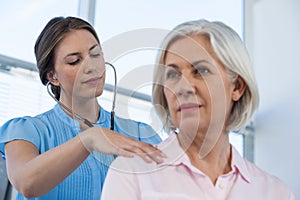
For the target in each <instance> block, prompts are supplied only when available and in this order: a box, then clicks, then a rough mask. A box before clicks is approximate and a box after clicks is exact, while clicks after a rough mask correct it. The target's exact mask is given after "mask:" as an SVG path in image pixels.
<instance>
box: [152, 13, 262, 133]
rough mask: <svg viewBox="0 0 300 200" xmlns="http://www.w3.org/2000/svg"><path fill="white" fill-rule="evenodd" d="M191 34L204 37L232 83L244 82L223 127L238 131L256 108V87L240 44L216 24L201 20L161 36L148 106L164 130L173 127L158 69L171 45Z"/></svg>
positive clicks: (240, 41)
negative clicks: (241, 80) (243, 88)
mask: <svg viewBox="0 0 300 200" xmlns="http://www.w3.org/2000/svg"><path fill="white" fill-rule="evenodd" d="M195 35H204V36H206V37H207V38H208V39H209V41H210V44H211V45H212V48H213V50H214V52H215V54H216V55H217V57H218V59H219V60H220V61H221V63H222V64H223V65H224V67H225V69H226V71H227V74H228V76H229V77H230V78H231V79H232V80H235V79H236V78H237V77H238V76H240V77H241V78H242V79H243V80H244V81H245V84H246V86H247V87H246V89H245V92H244V94H243V96H242V97H241V98H240V99H239V100H238V101H236V102H235V103H234V105H233V107H232V110H231V114H230V116H229V119H228V123H227V127H226V128H227V129H228V130H233V131H234V130H238V129H240V128H241V127H242V126H243V125H245V124H246V123H247V121H248V120H249V118H250V117H251V116H252V114H253V113H254V111H255V110H256V108H257V107H258V104H259V94H258V88H257V84H256V80H255V78H254V74H253V72H252V68H251V62H250V59H249V55H248V52H247V49H246V47H245V45H244V43H243V42H242V40H241V38H240V37H239V35H238V34H237V33H236V32H235V31H234V30H233V29H232V28H230V27H229V26H227V25H225V24H224V23H222V22H218V21H213V22H210V21H207V20H204V19H201V20H196V21H189V22H185V23H182V24H180V25H178V26H176V27H175V28H174V29H173V30H172V31H171V32H170V33H169V34H168V35H167V36H166V37H165V39H164V40H163V43H162V45H161V49H160V51H159V53H158V55H157V60H156V62H155V63H156V65H155V68H154V77H153V88H152V98H153V99H152V103H153V104H154V106H155V110H156V112H157V114H158V115H159V117H160V119H161V120H162V121H163V123H164V124H165V127H164V128H165V130H166V131H170V130H174V129H175V128H176V127H175V126H174V124H173V123H172V120H171V119H170V115H169V110H168V105H167V101H166V98H165V96H164V86H163V85H164V84H163V80H164V78H163V75H164V70H165V67H162V66H163V65H164V62H165V54H166V52H167V50H168V48H169V47H170V45H171V44H173V43H174V42H175V41H177V40H178V39H180V38H182V37H188V36H195ZM162 108H163V109H162Z"/></svg>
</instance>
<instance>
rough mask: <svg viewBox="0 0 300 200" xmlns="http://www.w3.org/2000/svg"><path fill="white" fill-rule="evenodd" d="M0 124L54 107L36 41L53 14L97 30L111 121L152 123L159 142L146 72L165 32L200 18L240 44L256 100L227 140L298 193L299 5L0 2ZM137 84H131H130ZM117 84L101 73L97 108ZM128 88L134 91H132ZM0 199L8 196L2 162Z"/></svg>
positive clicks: (241, 0)
mask: <svg viewBox="0 0 300 200" xmlns="http://www.w3.org/2000/svg"><path fill="white" fill-rule="evenodd" d="M0 8H1V12H0V27H1V32H0V127H1V125H2V124H3V123H4V122H5V121H7V120H9V119H10V118H13V117H18V116H24V115H30V116H34V115H36V114H39V113H41V112H44V111H46V110H48V109H51V108H52V107H53V106H54V104H55V102H54V101H53V100H52V99H51V98H50V97H49V96H48V94H47V92H46V87H45V86H43V85H42V84H41V82H40V80H39V77H38V74H37V69H36V65H35V58H34V51H33V48H34V43H35V40H36V39H37V37H38V34H39V33H40V32H41V30H42V29H43V27H44V26H45V25H46V23H47V22H48V21H49V20H50V19H51V18H53V17H56V16H65V17H66V16H77V17H81V18H83V19H85V20H87V21H89V22H90V23H91V24H93V25H94V27H95V29H96V31H97V33H98V35H99V37H100V40H101V44H102V47H103V50H104V56H105V59H106V61H109V62H111V63H112V64H114V66H115V67H116V69H117V76H118V79H117V82H118V95H117V104H116V114H117V115H120V116H122V117H126V118H131V119H134V120H139V121H144V122H146V123H148V124H150V125H152V126H153V127H154V128H155V129H156V130H157V131H158V132H159V133H160V134H161V136H162V137H163V138H165V137H167V134H166V133H164V132H163V131H162V125H161V124H160V123H159V122H158V120H157V118H156V116H155V114H154V113H153V107H152V105H151V79H152V67H153V63H154V61H155V56H156V50H157V48H158V46H159V43H160V41H161V40H162V38H163V36H164V35H165V33H166V32H167V31H168V30H170V29H172V28H173V27H174V26H175V25H177V24H179V23H181V22H184V21H187V20H195V19H199V18H205V19H208V20H219V21H222V22H224V23H226V24H227V25H229V26H231V27H232V28H234V29H235V30H236V31H237V32H238V33H239V34H240V36H241V38H242V39H243V40H244V41H245V43H246V45H247V48H248V50H249V53H250V56H251V59H252V61H253V69H254V72H255V75H256V78H257V81H258V86H259V90H260V95H261V102H260V107H259V109H258V111H257V112H256V114H255V116H254V118H253V119H251V120H250V121H249V123H248V125H247V126H246V127H244V129H243V130H241V133H238V134H236V133H231V134H230V140H231V142H232V144H233V145H234V146H235V147H236V148H237V149H238V150H239V152H240V153H241V154H242V155H243V156H244V157H246V158H247V159H248V160H249V161H251V162H254V163H255V164H256V165H258V166H259V167H261V168H262V169H264V170H265V171H267V172H269V173H271V174H273V175H275V176H277V177H279V178H280V179H281V180H283V181H284V182H285V183H286V184H287V185H288V186H289V187H290V188H291V189H292V190H293V191H294V192H295V193H296V194H297V195H298V197H299V196H300V172H298V169H300V151H299V145H300V131H299V125H300V106H299V105H298V101H299V99H300V89H299V87H300V78H299V77H298V76H299V74H300V37H299V35H300V12H299V10H300V1H299V0H277V1H272V0H225V1H224V0H210V1H205V0H186V1H179V0H164V1H159V0H152V1H146V0H122V1H121V0H110V1H108V0H64V1H60V0H43V1H39V0H27V1H22V0H12V1H4V0H0ZM133 80H134V81H133ZM113 83H114V77H113V74H112V71H111V69H107V76H106V86H105V92H104V94H103V95H102V96H101V97H100V98H99V101H100V104H101V106H103V107H104V108H105V109H107V110H110V109H111V100H112V88H113ZM130 83H131V84H130ZM0 183H4V184H2V185H1V186H0V200H1V199H11V198H13V194H14V193H12V196H5V195H6V192H7V191H9V190H10V189H13V188H10V187H9V184H7V183H8V182H7V179H6V173H5V162H4V161H3V160H1V161H0Z"/></svg>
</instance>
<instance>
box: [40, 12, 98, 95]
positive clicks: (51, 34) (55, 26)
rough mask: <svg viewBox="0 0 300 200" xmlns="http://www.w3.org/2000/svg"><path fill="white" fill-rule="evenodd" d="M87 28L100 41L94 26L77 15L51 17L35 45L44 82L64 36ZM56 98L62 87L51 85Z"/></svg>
mask: <svg viewBox="0 0 300 200" xmlns="http://www.w3.org/2000/svg"><path fill="white" fill-rule="evenodd" d="M79 29H85V30H87V31H89V32H90V33H91V34H93V35H94V37H95V38H96V40H97V41H98V43H99V44H100V41H99V38H98V36H97V33H96V31H95V29H94V28H93V26H92V25H91V24H89V23H88V22H86V21H84V20H82V19H80V18H76V17H66V18H65V17H55V18H53V19H51V20H50V21H49V22H48V23H47V24H46V26H45V28H44V29H43V30H42V32H41V33H40V35H39V37H38V38H37V40H36V43H35V46H34V53H35V57H36V62H37V67H38V69H39V75H40V79H41V81H42V83H43V84H44V85H46V84H47V83H48V81H49V80H48V78H47V75H48V73H50V72H53V71H54V58H55V49H56V46H57V45H58V44H59V43H60V41H61V40H62V39H63V38H64V36H65V35H66V34H67V33H69V32H70V31H72V30H79ZM51 90H52V92H53V94H54V95H55V98H56V99H57V100H59V97H60V87H59V86H54V85H51Z"/></svg>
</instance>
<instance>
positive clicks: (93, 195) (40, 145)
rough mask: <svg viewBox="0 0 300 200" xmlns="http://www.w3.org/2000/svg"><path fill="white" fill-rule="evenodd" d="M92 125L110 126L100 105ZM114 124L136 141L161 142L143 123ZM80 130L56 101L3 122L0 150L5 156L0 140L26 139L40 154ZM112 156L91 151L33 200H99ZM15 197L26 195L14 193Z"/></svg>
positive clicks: (123, 122) (122, 121)
mask: <svg viewBox="0 0 300 200" xmlns="http://www.w3.org/2000/svg"><path fill="white" fill-rule="evenodd" d="M95 125H96V126H101V127H103V128H110V113H109V112H107V111H106V110H104V109H103V108H100V117H99V120H98V122H97V123H96V124H95ZM114 127H115V131H116V132H119V133H121V134H123V135H126V136H129V137H132V138H134V139H136V140H140V141H143V142H147V143H150V144H158V143H159V142H161V138H160V137H159V135H158V134H157V133H156V132H155V131H154V130H153V129H152V128H151V127H150V126H149V125H147V124H145V123H141V122H137V121H133V120H129V119H123V118H120V117H117V116H116V117H115V126H114ZM80 133H81V130H80V125H79V123H78V122H77V121H76V120H74V119H72V118H71V117H70V116H68V115H67V114H66V113H65V112H64V111H63V110H62V109H61V107H60V106H59V105H58V104H56V105H55V107H54V108H53V109H51V110H49V111H47V112H45V113H42V114H40V115H37V116H35V117H21V118H14V119H11V120H9V121H8V122H6V123H5V124H4V125H3V126H2V128H1V130H0V152H1V153H2V156H3V158H4V159H5V154H4V143H6V142H9V141H12V140H26V141H28V142H31V143H32V144H34V145H35V146H36V148H37V149H38V150H39V152H40V153H44V152H46V151H48V150H49V149H52V148H54V147H56V146H59V145H61V144H63V143H65V142H67V141H68V140H70V139H72V138H73V137H75V136H77V135H78V134H80ZM113 159H114V157H113V156H112V155H106V154H102V153H93V154H91V155H90V156H88V158H87V159H86V160H85V161H84V162H83V163H82V164H81V165H80V166H79V167H78V168H77V169H76V170H75V171H74V172H73V173H72V174H70V175H69V176H68V177H67V178H66V179H65V180H64V181H63V182H61V183H60V184H59V185H57V186H56V187H55V188H54V189H53V190H51V191H50V192H49V193H47V194H46V195H44V196H42V197H40V198H36V199H43V200H44V199H49V200H50V199H51V200H53V199H63V200H68V199H70V200H74V199H78V200H84V199H87V200H92V199H95V200H99V199H100V194H101V190H102V187H103V182H104V179H105V177H106V173H107V170H108V167H109V165H110V164H111V162H112V161H113ZM62 167H63V166H62ZM45 181H46V180H45ZM17 199H27V198H25V197H24V196H22V195H21V194H19V193H18V194H17Z"/></svg>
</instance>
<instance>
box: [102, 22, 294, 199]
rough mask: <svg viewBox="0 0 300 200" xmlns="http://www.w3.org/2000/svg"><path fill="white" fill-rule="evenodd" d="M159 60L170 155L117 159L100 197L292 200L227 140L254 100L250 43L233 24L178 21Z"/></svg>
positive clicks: (157, 85)
mask: <svg viewBox="0 0 300 200" xmlns="http://www.w3.org/2000/svg"><path fill="white" fill-rule="evenodd" d="M157 63H158V64H157V65H156V68H155V73H154V87H153V102H154V104H155V105H156V108H157V112H158V114H159V116H160V117H161V119H162V120H163V122H164V123H165V124H166V129H167V130H170V131H171V135H170V137H169V138H168V139H167V140H165V141H164V142H162V143H161V144H160V145H159V148H160V149H161V150H162V151H163V152H164V153H165V154H166V155H167V156H168V158H167V159H166V160H165V162H164V163H161V164H158V165H155V164H145V163H143V162H142V160H141V159H140V158H138V157H135V158H132V159H129V158H119V159H117V160H116V161H115V162H114V163H113V165H112V166H111V168H110V170H109V173H108V177H107V179H106V182H105V185H104V192H103V196H102V199H103V200H106V199H110V200H112V199H131V200H132V199H272V200H273V199H295V196H294V194H293V193H292V192H291V191H290V190H289V189H288V188H287V187H286V186H285V185H284V184H283V183H282V182H280V181H279V180H278V179H277V178H275V177H274V176H271V175H269V174H267V173H266V172H264V171H262V170H261V169H259V168H258V167H256V166H255V165H254V164H252V163H250V162H248V161H247V160H245V159H244V158H242V157H241V156H240V155H239V153H238V152H237V150H236V149H235V148H234V147H233V146H232V145H231V144H230V143H229V137H228V133H229V131H230V130H238V129H240V128H241V127H242V126H244V125H245V123H246V122H247V121H248V119H249V117H251V115H252V114H253V112H254V111H255V109H256V108H257V106H258V101H259V96H258V89H257V86H256V81H255V78H254V76H253V73H252V70H251V67H250V61H249V57H248V54H247V50H246V48H245V46H244V44H243V42H242V41H241V39H240V38H239V36H238V34H237V33H236V32H235V31H234V30H233V29H231V28H230V27H228V26H227V25H225V24H223V23H221V22H209V21H206V20H198V21H191V22H186V23H183V24H181V25H179V26H177V27H175V29H174V30H173V31H172V32H171V33H170V34H169V35H168V36H167V37H166V38H165V40H164V42H163V44H162V50H161V52H160V53H159V55H158V61H157ZM125 172H126V173H125ZM115 191H117V192H115Z"/></svg>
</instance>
